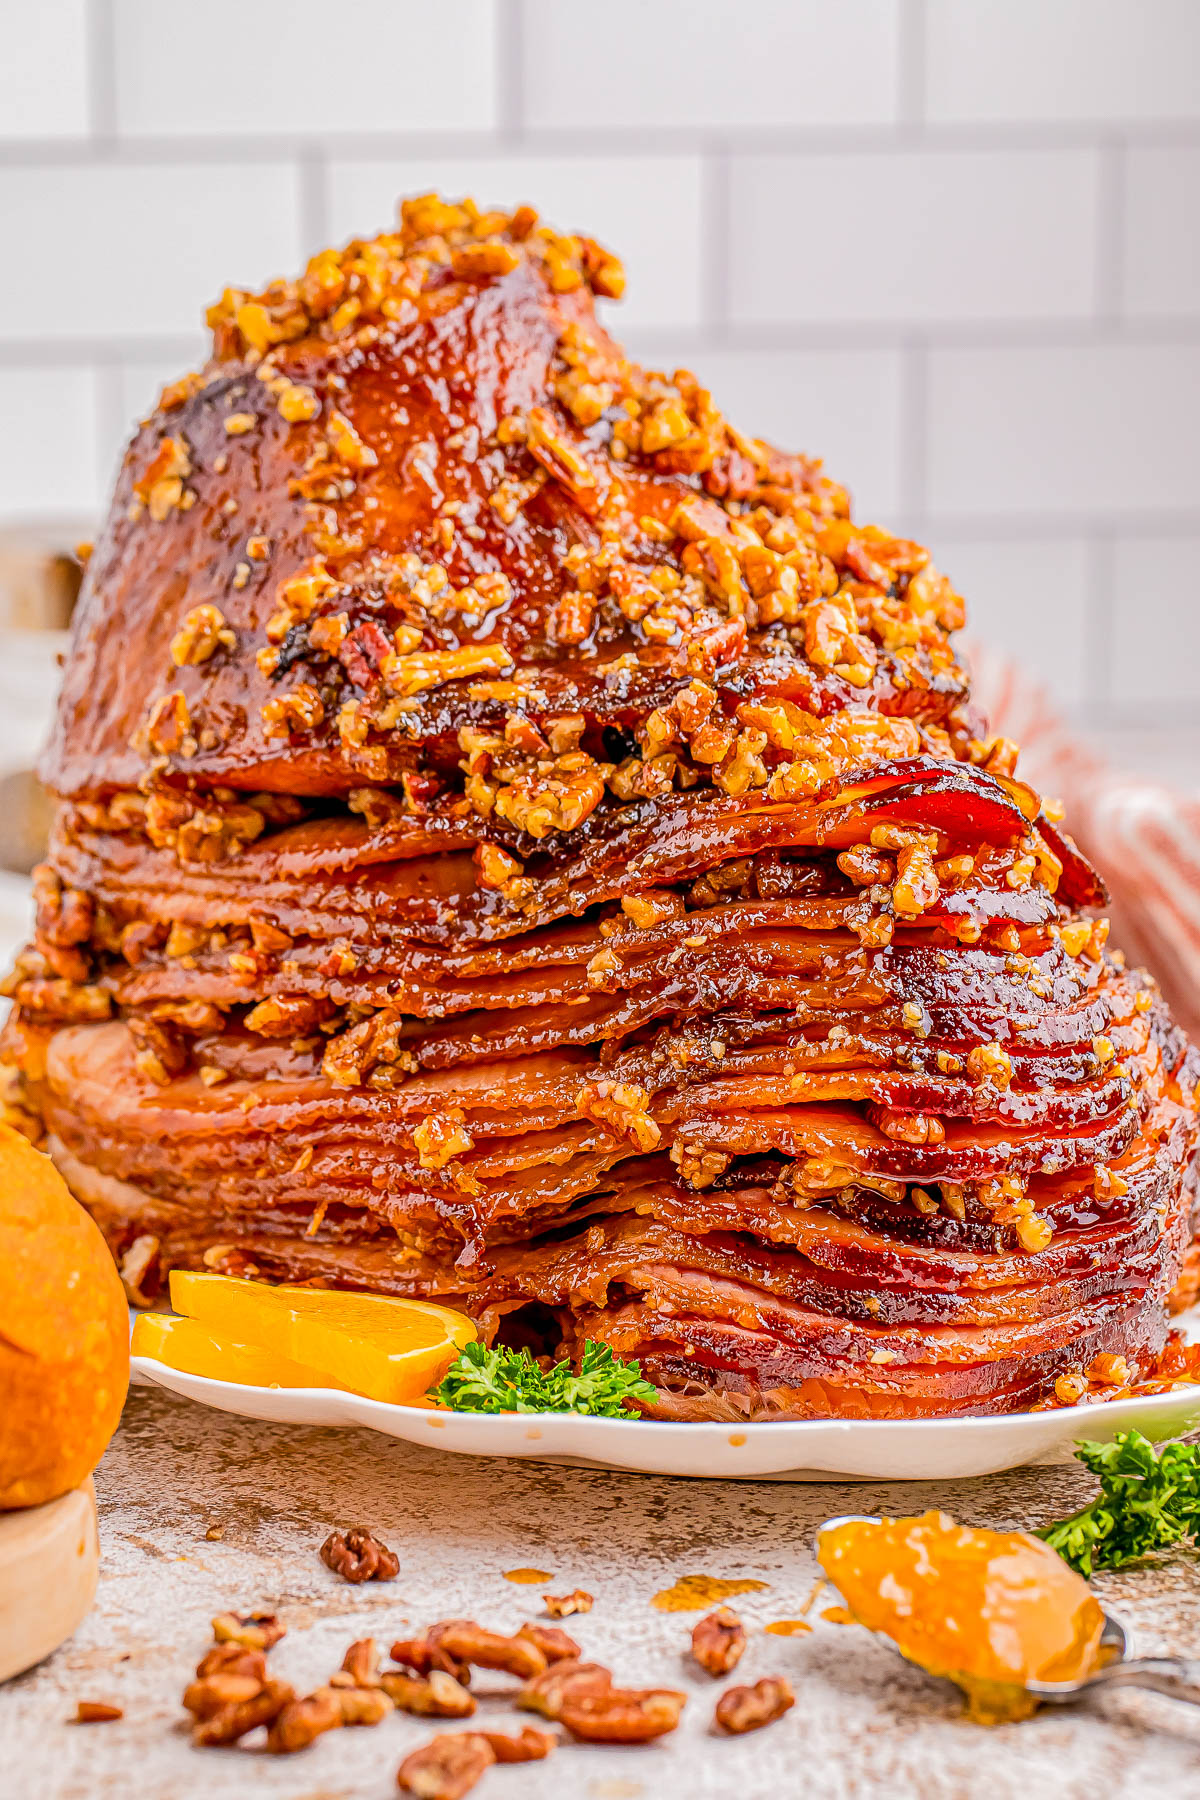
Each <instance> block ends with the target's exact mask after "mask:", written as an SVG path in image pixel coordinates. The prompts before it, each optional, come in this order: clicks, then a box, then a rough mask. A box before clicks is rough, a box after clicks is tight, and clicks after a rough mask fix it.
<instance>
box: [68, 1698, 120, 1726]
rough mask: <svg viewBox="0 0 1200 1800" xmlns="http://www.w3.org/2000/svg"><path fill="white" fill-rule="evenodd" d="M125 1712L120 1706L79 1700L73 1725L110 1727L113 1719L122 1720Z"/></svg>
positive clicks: (99, 1701)
mask: <svg viewBox="0 0 1200 1800" xmlns="http://www.w3.org/2000/svg"><path fill="white" fill-rule="evenodd" d="M124 1717H125V1710H124V1708H123V1707H120V1706H109V1705H108V1704H107V1703H106V1702H105V1701H103V1700H80V1701H79V1702H78V1703H77V1705H76V1707H75V1717H74V1718H73V1719H72V1721H71V1723H72V1724H73V1725H111V1724H112V1722H113V1720H114V1719H123V1718H124Z"/></svg>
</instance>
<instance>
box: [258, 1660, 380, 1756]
mask: <svg viewBox="0 0 1200 1800" xmlns="http://www.w3.org/2000/svg"><path fill="white" fill-rule="evenodd" d="M392 1710H393V1706H392V1700H391V1696H390V1695H389V1694H387V1693H386V1692H385V1691H384V1688H383V1685H382V1683H381V1680H380V1676H379V1653H378V1651H377V1650H376V1648H375V1639H374V1638H359V1639H357V1641H356V1642H355V1643H353V1644H351V1646H350V1648H349V1649H348V1650H347V1652H346V1654H345V1656H344V1657H343V1658H342V1666H341V1668H340V1669H339V1670H338V1671H337V1673H336V1674H334V1675H331V1676H330V1677H329V1680H328V1682H327V1683H326V1685H325V1686H324V1687H319V1688H317V1689H316V1691H315V1692H314V1693H311V1694H306V1695H305V1696H304V1698H303V1699H302V1700H293V1701H291V1702H290V1703H289V1704H288V1705H287V1706H285V1707H284V1708H283V1710H282V1711H281V1712H280V1714H279V1716H278V1717H277V1718H276V1720H275V1722H274V1724H273V1725H272V1726H271V1729H270V1731H269V1732H268V1733H267V1749H268V1750H271V1751H274V1753H275V1754H276V1755H277V1756H288V1755H291V1754H292V1753H293V1752H294V1751H296V1750H305V1749H307V1748H308V1746H309V1744H311V1743H312V1742H313V1740H314V1738H318V1737H320V1736H321V1734H322V1733H323V1732H326V1731H336V1730H337V1729H338V1728H339V1727H340V1726H342V1725H378V1724H379V1722H380V1720H381V1719H386V1718H387V1715H388V1714H389V1713H390V1712H391V1711H392Z"/></svg>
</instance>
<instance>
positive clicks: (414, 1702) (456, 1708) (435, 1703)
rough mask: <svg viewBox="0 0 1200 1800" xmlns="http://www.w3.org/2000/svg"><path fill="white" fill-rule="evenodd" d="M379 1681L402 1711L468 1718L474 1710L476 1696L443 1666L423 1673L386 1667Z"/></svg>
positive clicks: (439, 1717)
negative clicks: (406, 1673)
mask: <svg viewBox="0 0 1200 1800" xmlns="http://www.w3.org/2000/svg"><path fill="white" fill-rule="evenodd" d="M379 1682H380V1686H381V1687H382V1688H383V1691H384V1693H385V1694H386V1695H387V1696H388V1698H389V1699H390V1700H391V1702H392V1704H393V1706H396V1707H398V1708H399V1710H400V1711H401V1712H408V1713H417V1714H419V1715H422V1716H424V1717H426V1718H434V1719H465V1718H468V1717H469V1716H470V1714H471V1713H473V1712H474V1711H475V1700H474V1697H473V1696H472V1695H471V1694H470V1693H468V1692H467V1689H466V1688H465V1687H464V1686H463V1685H462V1682H461V1681H456V1680H455V1679H454V1677H453V1675H447V1673H446V1671H445V1670H444V1669H430V1671H429V1674H428V1675H427V1676H424V1677H422V1676H420V1675H405V1674H403V1673H402V1672H401V1671H400V1670H398V1669H385V1670H384V1672H383V1674H382V1675H381V1676H380V1677H379Z"/></svg>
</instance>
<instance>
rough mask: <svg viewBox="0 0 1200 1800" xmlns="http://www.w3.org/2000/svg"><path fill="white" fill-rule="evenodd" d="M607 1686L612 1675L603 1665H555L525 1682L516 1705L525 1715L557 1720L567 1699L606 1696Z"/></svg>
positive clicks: (583, 1663)
mask: <svg viewBox="0 0 1200 1800" xmlns="http://www.w3.org/2000/svg"><path fill="white" fill-rule="evenodd" d="M611 1687H612V1672H611V1670H609V1669H606V1668H605V1667H604V1665H603V1663H585V1662H558V1663H554V1664H553V1665H552V1666H551V1667H550V1668H549V1669H547V1670H545V1672H544V1673H543V1674H541V1675H535V1676H534V1677H533V1679H532V1680H531V1681H527V1682H526V1683H525V1686H524V1687H523V1688H522V1689H521V1691H520V1693H519V1694H518V1695H517V1702H516V1703H517V1705H518V1706H520V1707H522V1708H523V1709H524V1710H525V1711H526V1712H536V1713H541V1715H542V1717H543V1718H545V1719H557V1718H559V1717H560V1716H561V1712H562V1708H563V1706H564V1705H565V1704H566V1702H567V1701H568V1700H570V1699H577V1698H583V1697H585V1696H591V1695H594V1694H606V1693H608V1692H609V1690H610V1689H611Z"/></svg>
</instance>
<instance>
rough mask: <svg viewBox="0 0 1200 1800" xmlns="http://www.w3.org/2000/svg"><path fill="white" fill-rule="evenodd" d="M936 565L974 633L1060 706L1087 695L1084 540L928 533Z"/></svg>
mask: <svg viewBox="0 0 1200 1800" xmlns="http://www.w3.org/2000/svg"><path fill="white" fill-rule="evenodd" d="M931 548H932V550H933V555H934V560H935V561H936V563H937V566H938V568H939V569H941V570H943V571H944V573H945V574H947V575H948V576H949V577H950V580H951V581H952V582H953V583H954V586H955V588H956V589H957V590H958V592H959V593H960V594H962V596H963V598H964V599H965V601H966V603H967V629H968V631H969V633H970V635H971V637H972V638H976V639H978V640H979V642H981V643H983V644H986V645H987V646H988V647H989V649H995V650H999V651H1001V652H1002V653H1004V654H1005V655H1007V656H1010V657H1012V658H1013V659H1014V660H1015V661H1016V662H1019V663H1020V664H1021V665H1022V666H1023V667H1024V668H1026V669H1028V671H1029V672H1030V674H1031V675H1034V676H1036V677H1037V679H1038V680H1039V681H1042V682H1044V683H1045V685H1046V687H1047V688H1048V689H1049V690H1050V692H1051V693H1052V694H1053V696H1054V698H1055V699H1056V700H1057V701H1058V702H1059V704H1060V705H1062V706H1077V705H1078V704H1079V702H1080V701H1081V700H1083V699H1084V698H1085V697H1086V694H1087V674H1088V668H1089V661H1090V658H1089V643H1088V636H1089V631H1090V630H1091V626H1090V623H1089V610H1088V582H1089V560H1090V546H1089V545H1088V543H1087V541H1086V539H1084V538H1082V537H1078V536H1075V537H1072V536H1064V537H1050V538H1022V537H1016V538H966V537H956V536H955V535H954V533H953V532H952V531H950V532H947V531H939V532H935V533H934V534H933V541H932V544H931Z"/></svg>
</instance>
